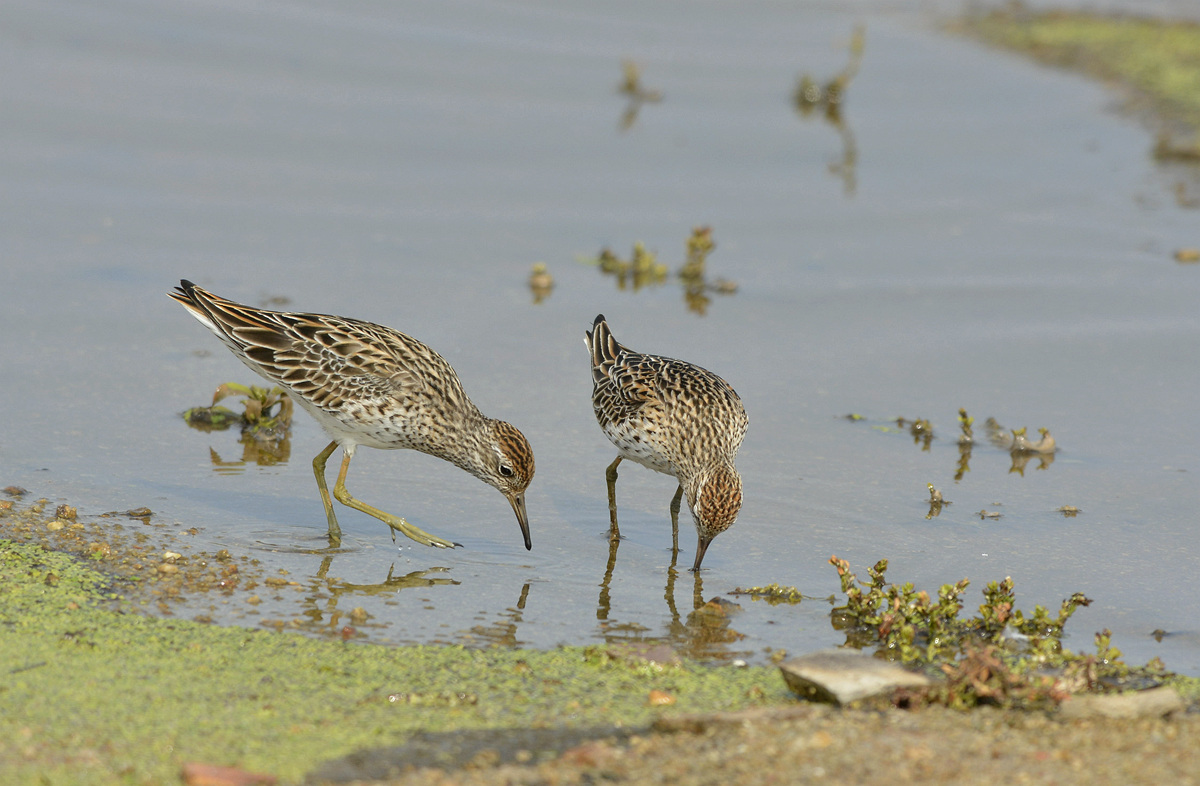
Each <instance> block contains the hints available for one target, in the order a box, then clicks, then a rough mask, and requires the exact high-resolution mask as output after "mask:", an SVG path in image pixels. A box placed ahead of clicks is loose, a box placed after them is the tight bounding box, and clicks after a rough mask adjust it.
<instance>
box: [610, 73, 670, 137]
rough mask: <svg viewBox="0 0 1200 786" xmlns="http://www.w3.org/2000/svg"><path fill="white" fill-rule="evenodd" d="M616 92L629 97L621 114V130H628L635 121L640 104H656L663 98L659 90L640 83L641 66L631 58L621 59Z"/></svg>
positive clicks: (640, 107)
mask: <svg viewBox="0 0 1200 786" xmlns="http://www.w3.org/2000/svg"><path fill="white" fill-rule="evenodd" d="M617 92H619V93H621V94H622V95H625V96H627V97H628V98H629V104H628V106H626V107H625V111H624V112H623V113H622V114H621V122H620V123H619V126H620V129H621V130H622V131H628V130H629V129H630V128H632V127H633V124H634V123H635V122H637V116H638V112H640V111H641V109H642V104H657V103H658V102H659V101H662V99H663V94H662V93H661V92H660V91H658V90H650V89H647V88H646V87H644V86H643V85H642V69H641V66H639V65H638V64H637V63H635V62H634V61H632V60H622V61H621V83H620V84H619V85H617Z"/></svg>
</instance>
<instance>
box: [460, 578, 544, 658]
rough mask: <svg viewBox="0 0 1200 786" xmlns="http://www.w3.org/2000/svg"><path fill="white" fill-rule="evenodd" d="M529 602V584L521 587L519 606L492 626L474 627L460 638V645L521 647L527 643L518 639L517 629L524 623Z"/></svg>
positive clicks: (506, 612) (510, 610)
mask: <svg viewBox="0 0 1200 786" xmlns="http://www.w3.org/2000/svg"><path fill="white" fill-rule="evenodd" d="M528 600H529V582H528V581H527V582H525V584H524V586H522V587H521V597H519V598H517V605H516V606H513V607H510V608H508V609H505V611H504V612H503V613H502V614H500V615H499V616H500V619H499V620H497V621H496V622H493V623H491V624H483V625H473V626H472V627H471V630H470V631H468V632H467V633H463V634H460V635H459V636H458V643H459V644H463V645H466V646H468V647H477V646H481V645H483V646H490V647H514V648H515V647H520V646H521V645H522V644H524V643H525V642H523V641H521V640H520V639H518V638H517V627H518V626H519V625H520V624H521V623H522V622H523V621H524V619H523V618H524V614H525V603H526V602H527V601H528Z"/></svg>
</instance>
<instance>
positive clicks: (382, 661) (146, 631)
mask: <svg viewBox="0 0 1200 786" xmlns="http://www.w3.org/2000/svg"><path fill="white" fill-rule="evenodd" d="M109 581H110V579H109V578H108V577H107V576H106V575H105V574H102V573H99V572H96V571H93V570H91V569H90V568H89V567H87V566H85V565H83V564H82V563H81V562H79V561H77V560H75V559H72V558H71V557H69V556H66V555H63V554H58V553H54V552H48V551H45V550H43V549H42V548H40V547H38V546H36V545H31V544H19V543H15V542H12V541H7V540H0V593H2V594H3V595H4V598H5V602H4V604H3V607H2V608H0V663H3V664H5V668H4V671H5V680H4V683H3V686H2V687H0V780H3V781H5V782H10V783H30V782H37V781H38V780H39V779H42V780H44V781H46V782H55V783H57V782H71V783H95V784H107V783H127V782H135V783H142V782H146V783H165V782H174V781H175V780H176V779H177V778H178V776H179V772H180V769H181V767H182V766H183V765H184V764H185V763H188V762H197V761H198V762H206V763H212V764H222V765H236V766H238V767H244V768H246V769H249V770H253V771H260V772H269V773H272V774H274V775H277V776H278V777H279V778H280V779H281V780H282V781H283V782H294V781H296V780H299V779H300V778H302V777H303V776H304V774H305V773H306V772H308V771H310V770H312V769H313V768H314V767H315V766H317V765H318V764H319V763H321V762H322V761H325V760H328V759H331V758H335V757H338V756H344V755H346V754H349V753H351V752H353V751H355V750H359V749H363V748H370V747H378V746H386V745H396V744H399V743H401V742H403V741H405V740H406V739H407V738H408V737H409V736H411V734H412V733H414V732H416V731H441V730H450V729H479V728H513V727H521V728H537V727H561V726H599V725H608V726H613V725H626V726H641V725H646V724H649V723H650V722H651V721H653V720H654V719H656V718H658V717H661V715H662V714H663V713H676V712H698V711H712V710H727V709H740V708H746V707H752V706H759V705H763V704H769V703H784V702H789V701H791V699H790V698H789V695H788V693H787V690H786V688H785V687H784V685H783V683H782V680H780V679H779V676H778V674H777V672H776V671H775V670H774V669H771V668H767V667H748V668H738V669H735V668H719V669H713V668H705V667H699V666H693V665H688V664H684V665H681V666H663V667H653V668H648V667H647V664H646V663H645V662H641V663H631V662H628V661H624V660H620V659H612V658H607V657H596V656H595V651H593V650H587V649H584V648H561V649H558V650H554V651H549V652H536V651H517V650H507V649H489V650H469V649H464V648H462V647H441V646H413V647H394V648H393V647H381V646H364V645H361V644H357V643H354V642H331V641H321V640H314V639H309V638H305V637H302V636H299V635H294V634H280V633H272V632H269V631H262V630H247V629H241V628H218V627H214V626H207V625H202V624H199V623H195V622H189V621H180V620H171V619H160V618H151V617H146V616H142V615H139V614H133V613H124V612H121V611H117V610H113V609H111V608H108V607H107V606H108V605H111V600H112V599H113V598H115V597H116V595H115V592H114V590H113V587H112V586H111V585H110V584H109ZM651 691H660V692H666V693H669V694H670V695H672V696H674V697H675V699H676V701H675V703H674V704H673V705H671V706H670V707H669V708H667V709H661V708H656V707H653V706H650V704H649V703H648V702H647V697H648V695H649V694H650V692H651ZM459 695H462V696H469V697H470V698H471V700H469V701H467V700H464V701H461V702H455V701H443V700H441V699H442V698H443V697H446V696H459ZM398 697H400V698H398ZM414 697H415V698H414ZM401 698H402V699H403V700H401Z"/></svg>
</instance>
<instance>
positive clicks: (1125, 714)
mask: <svg viewBox="0 0 1200 786" xmlns="http://www.w3.org/2000/svg"><path fill="white" fill-rule="evenodd" d="M1183 709H1184V703H1183V699H1182V698H1180V696H1179V694H1178V693H1176V692H1175V689H1174V688H1171V687H1169V686H1165V685H1164V686H1162V687H1158V688H1151V689H1150V690H1142V691H1130V692H1129V693H1116V694H1101V693H1088V694H1078V695H1074V696H1070V697H1069V698H1068V699H1067V700H1066V701H1064V702H1063V703H1062V706H1061V708H1060V709H1059V711H1058V717H1059V718H1061V719H1063V720H1078V719H1080V718H1161V717H1163V716H1166V715H1171V714H1173V713H1176V712H1180V711H1182V710H1183Z"/></svg>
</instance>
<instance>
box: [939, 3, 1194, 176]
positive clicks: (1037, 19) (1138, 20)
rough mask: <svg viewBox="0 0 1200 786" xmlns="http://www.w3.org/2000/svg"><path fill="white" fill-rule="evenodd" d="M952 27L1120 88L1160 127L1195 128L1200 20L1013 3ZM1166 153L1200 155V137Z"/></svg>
mask: <svg viewBox="0 0 1200 786" xmlns="http://www.w3.org/2000/svg"><path fill="white" fill-rule="evenodd" d="M953 28H954V29H955V30H958V31H960V32H965V33H968V34H970V35H974V36H976V37H978V38H980V39H982V40H984V41H987V42H989V43H991V44H995V45H998V46H1002V47H1005V48H1007V49H1011V50H1013V51H1017V52H1021V53H1023V54H1026V55H1029V56H1030V57H1033V58H1034V59H1036V60H1038V61H1039V62H1043V63H1046V64H1049V65H1054V66H1058V67H1062V68H1069V69H1071V70H1075V71H1079V72H1082V73H1085V74H1088V75H1090V76H1093V77H1096V78H1098V79H1101V80H1104V81H1105V82H1107V83H1109V84H1113V85H1118V86H1121V87H1123V88H1125V90H1126V94H1127V96H1128V97H1129V98H1130V99H1131V102H1130V103H1131V106H1132V108H1134V109H1137V110H1143V111H1147V112H1149V113H1151V114H1152V115H1153V116H1154V117H1155V123H1156V124H1157V125H1159V126H1160V127H1161V129H1162V131H1163V132H1164V133H1168V134H1170V133H1174V134H1176V135H1179V134H1182V135H1185V136H1186V135H1188V134H1200V24H1197V23H1195V22H1188V21H1172V20H1160V19H1150V18H1142V17H1135V16H1101V15H1096V14H1089V13H1086V12H1068V11H1047V12H1040V13H1034V12H1030V11H1027V10H1025V9H1022V8H1020V7H1017V9H1016V10H1012V9H1011V8H1006V9H1003V10H994V11H990V12H987V13H984V14H978V15H974V16H970V17H967V18H966V19H964V20H960V21H958V22H956V23H955V24H954V25H953ZM1158 152H1159V153H1160V154H1161V156H1162V157H1166V158H1176V157H1177V158H1185V159H1191V158H1193V157H1196V158H1200V136H1197V137H1195V138H1194V139H1193V141H1192V143H1191V144H1187V145H1185V146H1182V147H1176V146H1173V145H1172V146H1168V147H1165V148H1164V147H1163V145H1162V144H1161V143H1160V147H1159V150H1158Z"/></svg>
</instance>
